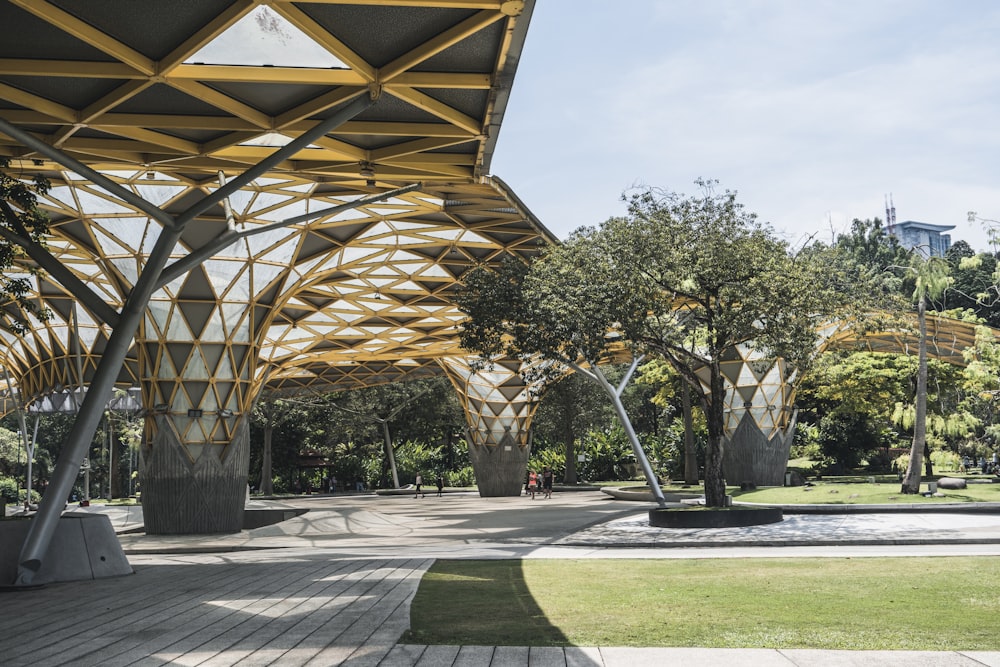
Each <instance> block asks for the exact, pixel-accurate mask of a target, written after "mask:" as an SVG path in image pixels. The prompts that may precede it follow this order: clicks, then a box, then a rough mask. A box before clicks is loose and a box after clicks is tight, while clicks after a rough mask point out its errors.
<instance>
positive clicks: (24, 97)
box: [0, 83, 77, 123]
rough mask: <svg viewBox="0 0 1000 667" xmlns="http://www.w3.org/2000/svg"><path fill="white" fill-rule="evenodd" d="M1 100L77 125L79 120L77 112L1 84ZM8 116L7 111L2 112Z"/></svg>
mask: <svg viewBox="0 0 1000 667" xmlns="http://www.w3.org/2000/svg"><path fill="white" fill-rule="evenodd" d="M0 99H4V100H6V101H7V102H13V103H14V104H18V105H20V106H22V107H27V108H29V109H33V110H35V111H38V112H40V113H43V114H46V115H48V116H52V117H53V118H59V119H61V120H62V121H64V122H68V123H75V122H76V119H77V115H76V110H75V109H71V108H69V107H67V106H63V105H62V104H57V103H56V102H53V101H51V100H48V99H45V98H44V97H40V96H38V95H33V94H31V93H28V92H25V91H23V90H21V89H20V88H14V87H13V86H8V85H7V84H4V83H0ZM0 113H4V114H6V110H4V111H2V112H0Z"/></svg>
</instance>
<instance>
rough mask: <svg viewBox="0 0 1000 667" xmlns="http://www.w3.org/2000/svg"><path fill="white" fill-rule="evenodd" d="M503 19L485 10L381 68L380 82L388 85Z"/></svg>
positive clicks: (493, 12) (495, 12)
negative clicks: (400, 75) (403, 74)
mask: <svg viewBox="0 0 1000 667" xmlns="http://www.w3.org/2000/svg"><path fill="white" fill-rule="evenodd" d="M502 18H504V15H503V14H501V13H499V12H497V11H489V10H483V11H480V12H477V13H475V14H473V15H472V16H470V17H469V18H467V19H465V20H464V21H462V22H461V23H458V24H457V25H454V26H452V27H451V28H449V29H448V30H445V31H444V32H442V33H439V34H438V35H436V36H435V37H432V38H431V39H429V40H427V41H426V42H424V43H423V44H421V45H420V46H418V47H417V48H415V49H413V50H412V51H410V52H409V53H405V54H403V55H402V56H400V57H399V58H396V59H395V60H393V61H392V62H391V63H389V64H388V65H385V66H384V67H381V68H379V70H378V79H379V81H382V82H386V83H388V82H389V81H392V79H393V77H395V76H397V75H399V74H401V73H403V72H405V71H406V70H408V69H410V68H412V67H413V66H415V65H418V64H420V63H422V62H423V61H425V60H427V59H428V58H430V57H432V56H435V55H437V54H438V53H441V52H442V51H444V50H445V49H447V48H448V47H450V46H453V45H455V44H457V43H458V42H460V41H462V40H463V39H465V38H466V37H469V36H470V35H474V34H475V33H477V32H479V31H480V30H482V29H483V28H485V27H486V26H489V25H492V24H493V23H496V22H497V21H499V20H500V19H502Z"/></svg>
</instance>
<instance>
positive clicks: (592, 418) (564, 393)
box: [532, 373, 611, 484]
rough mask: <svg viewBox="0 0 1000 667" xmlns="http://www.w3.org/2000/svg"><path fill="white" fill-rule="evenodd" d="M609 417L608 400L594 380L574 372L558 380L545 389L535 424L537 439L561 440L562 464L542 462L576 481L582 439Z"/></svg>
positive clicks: (564, 477) (565, 478) (567, 479)
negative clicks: (590, 380) (579, 445)
mask: <svg viewBox="0 0 1000 667" xmlns="http://www.w3.org/2000/svg"><path fill="white" fill-rule="evenodd" d="M610 420H611V414H609V407H608V403H607V400H606V399H605V397H604V396H603V395H602V394H601V392H600V391H599V390H598V388H597V386H596V385H595V384H594V383H593V382H588V381H587V380H586V378H584V377H582V376H580V375H577V374H575V373H574V374H571V375H567V376H566V377H564V378H562V379H560V380H558V381H557V382H555V384H553V385H552V386H551V387H549V388H548V389H547V390H546V391H545V394H544V396H543V397H542V400H541V403H540V404H539V406H538V411H537V412H536V413H535V418H534V420H533V422H532V424H533V426H532V428H533V429H534V438H533V442H534V443H539V442H546V441H559V442H560V443H561V444H562V445H563V456H562V458H561V461H562V465H558V464H555V462H553V461H546V462H544V463H543V464H542V465H549V466H550V467H552V468H553V469H559V470H562V471H563V482H564V483H565V484H576V483H577V481H578V479H577V455H578V450H579V447H578V443H579V441H580V439H581V438H582V437H583V436H584V435H585V434H586V433H587V432H588V431H589V430H590V429H592V428H595V427H597V426H598V425H602V424H606V423H608V422H609V421H610ZM533 448H534V447H533Z"/></svg>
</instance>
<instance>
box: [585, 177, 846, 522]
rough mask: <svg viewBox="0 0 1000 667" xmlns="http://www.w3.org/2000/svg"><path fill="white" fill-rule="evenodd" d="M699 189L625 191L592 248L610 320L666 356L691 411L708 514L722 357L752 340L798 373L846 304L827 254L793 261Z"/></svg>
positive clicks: (717, 456)
mask: <svg viewBox="0 0 1000 667" xmlns="http://www.w3.org/2000/svg"><path fill="white" fill-rule="evenodd" d="M698 184H699V186H701V188H702V193H701V194H700V195H698V196H690V197H685V196H681V195H678V194H675V193H660V192H656V191H647V192H644V193H640V194H638V195H635V196H633V197H632V198H631V199H630V201H629V210H628V215H627V216H626V217H623V218H617V219H612V220H609V221H608V222H607V223H605V225H604V226H603V227H602V230H601V231H600V232H599V233H597V234H595V237H594V242H595V244H597V245H598V246H600V248H601V251H600V252H601V254H602V255H603V256H606V257H613V258H614V270H613V271H612V275H614V276H615V281H614V283H613V286H612V287H611V289H612V290H613V292H614V298H613V302H614V304H615V308H614V313H615V316H616V317H615V319H616V321H618V322H620V323H621V329H622V332H623V333H624V335H625V338H626V339H627V340H629V341H632V343H633V344H634V345H636V346H637V347H638V348H640V349H643V350H646V351H648V352H651V353H655V354H656V355H658V356H660V357H661V358H662V359H664V360H665V361H667V362H668V363H669V364H670V365H671V366H672V367H673V368H674V370H675V371H676V372H677V373H678V374H680V375H681V377H683V378H684V379H685V380H686V381H687V383H688V384H689V386H690V387H691V389H692V392H693V394H694V396H695V397H696V399H697V400H698V402H699V403H700V404H701V407H702V410H703V411H704V413H705V416H706V422H707V428H708V445H707V449H706V455H705V500H706V504H708V505H709V506H713V507H718V506H722V505H724V504H725V479H724V477H723V472H722V458H723V454H724V452H723V429H724V398H725V395H726V383H725V378H724V376H723V373H722V361H723V359H724V358H725V357H726V355H727V353H728V352H729V351H730V350H731V349H732V348H733V347H734V346H736V345H739V344H750V345H753V346H755V347H757V348H758V349H760V350H762V351H765V352H766V353H767V354H768V355H771V356H773V357H783V358H785V359H786V360H787V361H788V362H789V363H790V364H791V365H792V366H795V367H798V368H800V369H804V368H805V367H807V366H808V364H809V362H810V361H811V360H812V358H813V356H814V355H815V352H816V343H817V338H818V336H817V325H818V324H819V323H820V322H822V321H824V320H826V319H828V318H830V317H832V316H833V315H834V314H835V313H836V312H837V311H838V309H840V308H841V307H843V306H844V305H846V303H847V302H848V301H849V297H848V295H849V294H850V290H849V289H848V286H847V285H846V284H843V283H838V282H837V279H839V278H843V274H842V272H841V271H840V270H839V269H838V270H834V269H835V268H836V267H835V266H834V264H833V255H831V253H829V252H824V251H822V250H821V249H810V250H808V251H802V252H800V253H798V254H797V255H792V254H791V253H790V252H789V249H788V247H787V245H786V244H785V243H784V242H782V241H781V240H779V239H777V238H776V237H775V236H774V234H773V233H772V232H771V230H770V228H769V227H767V226H766V225H764V224H762V223H760V222H759V221H758V220H757V218H756V215H754V214H753V213H750V212H747V211H746V210H745V209H744V207H743V206H742V205H741V204H740V203H738V202H737V200H736V193H735V192H730V191H725V192H724V193H721V194H717V193H715V192H714V183H712V182H708V181H699V182H698Z"/></svg>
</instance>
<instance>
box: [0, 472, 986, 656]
mask: <svg viewBox="0 0 1000 667" xmlns="http://www.w3.org/2000/svg"><path fill="white" fill-rule="evenodd" d="M252 505H253V506H256V507H271V508H273V507H282V506H287V507H292V506H294V507H304V508H308V509H309V510H310V511H309V512H308V513H306V514H304V515H302V516H300V517H297V518H294V519H290V520H288V521H285V522H283V523H281V524H275V525H272V526H266V527H263V528H258V529H255V530H252V531H244V532H242V533H239V534H236V535H224V536H198V537H163V536H145V535H143V534H141V533H135V534H129V533H125V534H122V535H121V536H120V537H121V541H122V544H123V547H124V548H125V550H126V553H127V554H128V557H129V561H130V562H131V564H132V566H133V567H134V569H135V575H134V576H131V577H119V578H114V579H103V580H99V581H86V582H72V583H64V584H56V585H51V586H48V587H45V588H42V589H38V590H31V591H18V592H13V593H7V594H6V595H3V596H0V600H2V601H3V603H4V604H3V611H2V612H0V664H2V665H4V666H5V667H6V666H17V665H33V666H34V665H39V666H41V665H101V666H104V665H166V664H171V665H173V664H176V665H206V666H209V665H212V666H214V665H340V664H344V665H370V666H373V667H374V666H379V667H389V666H411V665H420V666H425V667H429V666H458V665H469V666H475V667H478V666H481V665H495V666H497V667H507V666H519V665H525V666H532V667H534V666H549V665H559V666H565V667H572V666H575V665H580V666H586V667H598V666H599V667H644V666H645V665H666V664H678V665H692V666H698V665H720V664H730V665H768V666H770V665H776V666H777V665H782V666H788V665H820V666H822V665H911V664H928V665H943V666H949V665H995V666H997V667H1000V652H934V653H931V652H905V651H893V652H878V651H876V652H868V651H814V650H768V649H752V650H742V649H714V648H657V649H644V648H616V647H600V648H593V647H591V648H586V647H567V648H551V647H546V648H539V647H533V648H531V647H504V646H498V647H492V646H461V647H459V646H412V645H402V644H397V641H398V639H399V638H400V636H401V635H402V633H403V632H404V631H405V630H406V629H407V628H408V627H409V602H410V600H411V599H412V596H413V594H414V592H415V590H416V587H417V585H418V583H419V580H420V577H421V576H422V574H423V573H424V571H425V570H426V569H427V568H428V567H429V566H430V564H431V563H432V562H433V560H434V559H435V558H439V557H447V558H692V557H696V558H705V557H746V556H781V557H785V556H803V555H805V556H809V557H843V556H845V555H851V556H855V557H857V556H876V555H878V556H885V555H889V556H893V555H898V556H912V555H917V554H941V555H944V554H963V555H984V556H997V555H1000V515H991V514H963V513H935V514H923V513H920V514H891V515H883V514H848V515H836V516H828V515H791V516H789V517H787V518H786V520H785V521H784V522H782V523H781V524H773V525H771V526H758V527H754V528H742V529H733V530H722V529H715V530H701V531H676V530H673V531H672V530H669V529H654V528H649V527H648V526H644V525H643V523H642V520H641V518H642V516H643V512H644V510H645V509H648V506H645V505H636V504H631V503H624V502H622V501H614V500H611V499H610V498H608V497H607V496H604V495H603V494H601V493H596V492H593V493H565V494H557V496H556V497H555V498H553V499H552V500H546V501H542V500H536V501H531V500H529V499H527V498H499V499H498V498H493V499H481V498H479V497H478V496H475V495H473V494H451V495H446V496H445V497H442V498H436V497H433V496H429V497H427V498H420V499H414V498H411V497H388V498H377V497H374V496H341V497H323V496H314V497H306V498H301V499H295V501H294V502H293V501H283V502H282V503H278V502H273V501H272V502H266V503H265V502H260V501H255V502H254V503H252ZM91 511H104V512H106V513H108V514H109V516H110V517H111V518H112V520H113V523H114V524H115V525H116V527H117V528H118V529H119V530H124V531H127V530H130V529H135V528H137V527H139V526H140V525H141V512H140V511H138V510H137V508H99V507H94V508H91ZM779 544H780V545H781V546H775V545H779Z"/></svg>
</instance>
